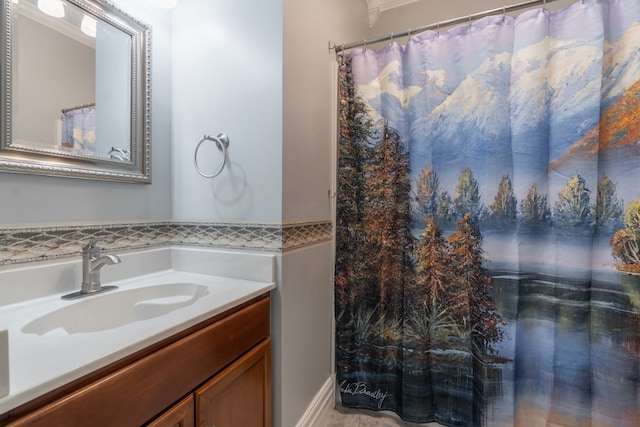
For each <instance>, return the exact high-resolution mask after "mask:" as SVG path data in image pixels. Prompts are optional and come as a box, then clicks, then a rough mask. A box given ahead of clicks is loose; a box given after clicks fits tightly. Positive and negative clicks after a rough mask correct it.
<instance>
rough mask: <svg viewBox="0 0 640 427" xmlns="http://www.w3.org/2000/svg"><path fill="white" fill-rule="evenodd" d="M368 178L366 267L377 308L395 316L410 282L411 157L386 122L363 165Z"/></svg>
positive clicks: (365, 207)
mask: <svg viewBox="0 0 640 427" xmlns="http://www.w3.org/2000/svg"><path fill="white" fill-rule="evenodd" d="M365 174H366V175H367V181H366V183H365V194H366V200H367V203H366V205H364V217H363V219H364V233H365V239H366V242H367V245H366V253H367V254H368V257H367V259H366V261H365V263H366V266H367V267H366V268H367V269H368V270H369V271H370V272H371V274H372V275H373V276H374V277H372V279H373V280H374V285H375V291H376V292H377V294H378V297H377V300H378V301H379V313H380V314H381V315H382V313H384V314H385V315H386V316H387V317H388V318H390V319H393V318H397V317H398V316H399V315H400V314H401V313H402V306H403V303H404V291H405V285H408V284H410V283H411V275H412V263H411V251H412V247H413V242H412V240H413V237H412V236H411V230H410V208H409V193H410V190H411V184H410V181H409V159H408V155H407V152H406V150H405V148H404V145H403V144H402V142H401V140H400V137H399V135H398V134H397V133H396V132H395V131H393V130H392V129H389V128H388V127H386V126H385V129H384V131H383V135H382V139H381V140H380V141H379V142H378V143H377V144H376V145H375V146H374V147H373V150H372V152H371V161H370V162H368V163H367V164H366V165H365Z"/></svg>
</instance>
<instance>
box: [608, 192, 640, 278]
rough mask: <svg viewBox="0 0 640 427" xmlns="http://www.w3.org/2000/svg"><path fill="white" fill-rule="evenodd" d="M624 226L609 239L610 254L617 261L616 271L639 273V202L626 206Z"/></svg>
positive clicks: (635, 201)
mask: <svg viewBox="0 0 640 427" xmlns="http://www.w3.org/2000/svg"><path fill="white" fill-rule="evenodd" d="M624 225H625V228H623V229H622V230H618V231H617V232H616V233H615V234H614V235H613V237H612V238H611V242H610V243H611V246H612V247H613V248H612V250H611V254H612V255H613V257H614V258H615V259H616V260H618V261H619V264H618V265H616V267H617V268H618V270H621V271H626V272H630V273H640V200H634V201H632V202H631V203H629V205H627V209H626V210H625V219H624Z"/></svg>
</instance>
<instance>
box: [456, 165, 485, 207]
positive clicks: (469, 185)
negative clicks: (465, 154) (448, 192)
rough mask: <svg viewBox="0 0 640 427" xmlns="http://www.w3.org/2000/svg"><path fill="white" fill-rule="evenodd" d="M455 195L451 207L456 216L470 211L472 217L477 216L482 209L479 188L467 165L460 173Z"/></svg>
mask: <svg viewBox="0 0 640 427" xmlns="http://www.w3.org/2000/svg"><path fill="white" fill-rule="evenodd" d="M455 195H456V197H455V199H453V209H454V212H455V215H456V218H458V219H460V218H463V217H464V216H465V214H467V213H471V215H472V216H473V217H474V218H477V217H478V214H479V213H480V211H481V210H482V206H481V205H480V190H479V189H478V181H476V179H475V178H474V177H473V172H472V171H471V168H470V167H468V166H465V167H464V168H463V169H462V172H461V173H460V177H459V178H458V186H457V187H456V189H455Z"/></svg>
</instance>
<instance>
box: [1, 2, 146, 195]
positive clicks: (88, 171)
mask: <svg viewBox="0 0 640 427" xmlns="http://www.w3.org/2000/svg"><path fill="white" fill-rule="evenodd" d="M2 1H3V9H2V13H3V15H2V47H1V49H2V52H1V54H2V60H3V62H2V87H1V88H0V91H1V95H2V105H1V108H2V111H1V114H2V119H3V126H2V138H1V141H0V171H3V172H12V173H29V174H44V175H50V176H64V177H72V178H86V179H98V180H109V181H123V182H139V183H149V182H151V147H150V137H151V135H150V129H151V111H150V107H151V94H150V76H151V59H150V56H151V55H150V52H149V49H150V41H151V29H150V27H149V26H148V25H146V24H145V23H143V22H142V21H140V20H138V19H137V18H135V17H133V16H130V15H129V14H127V13H126V12H124V11H122V10H121V9H120V8H119V7H117V6H116V5H114V4H113V3H111V2H109V1H107V0H2Z"/></svg>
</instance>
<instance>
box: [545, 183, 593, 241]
mask: <svg viewBox="0 0 640 427" xmlns="http://www.w3.org/2000/svg"><path fill="white" fill-rule="evenodd" d="M589 193H591V191H590V190H589V189H588V188H587V185H586V182H585V180H584V178H582V177H581V176H580V175H579V174H575V175H573V176H572V177H571V178H569V181H568V182H567V184H566V185H565V186H564V187H563V188H562V190H561V191H560V193H558V201H557V202H556V203H555V210H554V213H553V223H554V226H556V227H558V228H564V229H569V228H570V227H582V228H584V227H587V226H589V225H591V216H592V215H591V207H590V205H589V201H590V197H589Z"/></svg>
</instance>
